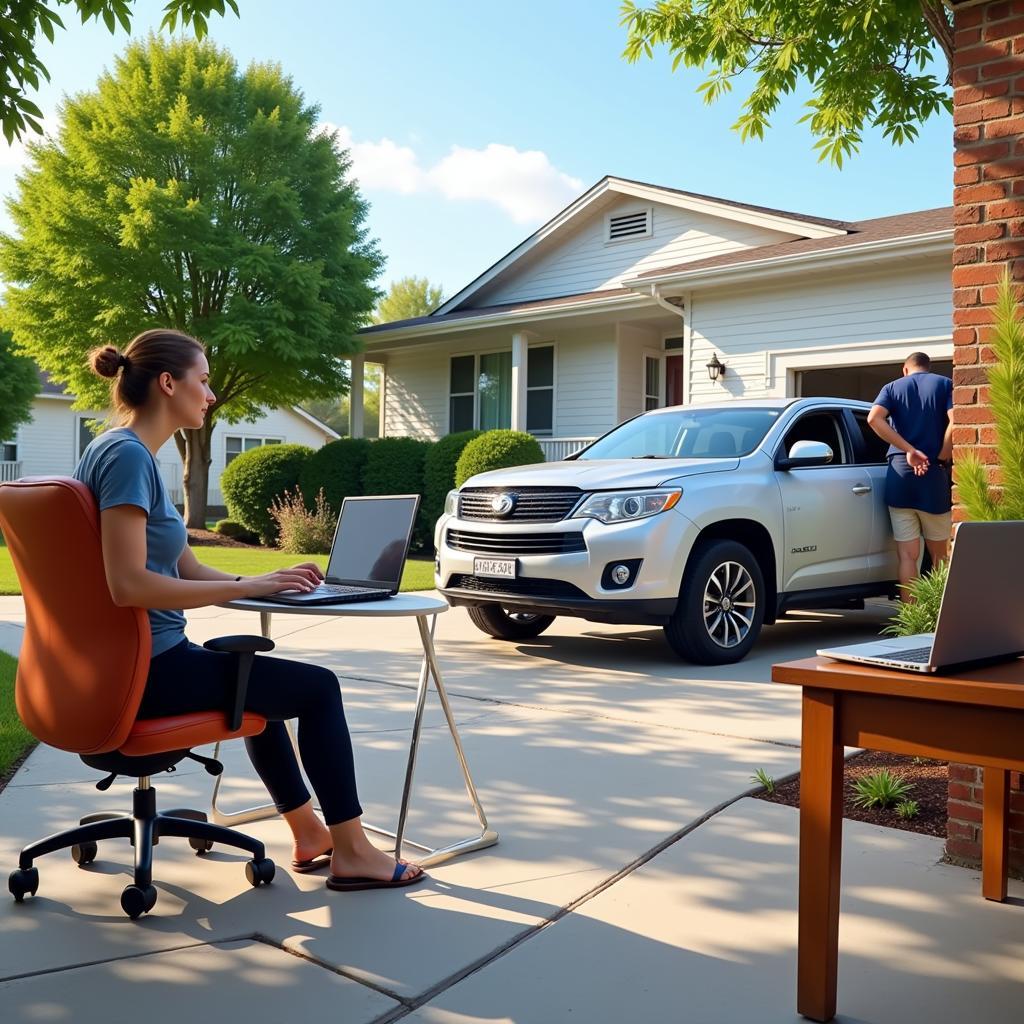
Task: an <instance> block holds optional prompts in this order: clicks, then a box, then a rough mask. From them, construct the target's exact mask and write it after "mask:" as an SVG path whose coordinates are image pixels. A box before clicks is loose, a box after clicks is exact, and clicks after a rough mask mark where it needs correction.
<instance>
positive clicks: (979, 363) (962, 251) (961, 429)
mask: <svg viewBox="0 0 1024 1024" xmlns="http://www.w3.org/2000/svg"><path fill="white" fill-rule="evenodd" d="M954 19H955V24H954V28H955V57H954V63H953V86H954V93H953V140H954V154H953V162H954V167H955V170H954V172H953V185H954V189H953V202H954V212H953V223H954V225H955V226H954V234H953V244H954V248H953V345H954V349H953V402H954V409H953V425H954V429H953V443H954V446H955V448H954V462H955V461H956V458H957V454H958V453H962V452H963V451H964V450H965V449H966V448H971V449H973V450H974V451H976V452H977V453H978V454H979V456H980V457H981V459H982V460H983V461H984V462H987V463H988V464H989V467H988V473H989V480H990V481H991V482H992V483H994V484H998V483H999V480H1000V476H999V467H998V466H997V465H996V461H997V460H996V452H995V448H994V444H995V427H994V426H993V422H992V412H991V409H990V408H989V397H988V386H987V382H988V374H987V369H986V368H987V367H988V366H989V365H991V363H992V362H993V352H992V349H991V348H990V347H989V344H988V342H989V335H990V333H991V326H990V325H991V323H992V304H993V302H994V301H995V292H996V288H995V286H996V282H997V281H998V280H999V278H1000V277H1001V276H1002V274H1003V272H1004V270H1005V269H1006V267H1007V266H1009V268H1010V272H1011V274H1012V276H1013V278H1014V280H1016V281H1022V280H1024V259H1022V258H1021V257H1024V0H1013V2H1003V3H996V2H987V3H984V2H983V3H978V4H968V5H965V6H964V9H960V8H959V6H958V7H957V9H956V13H955V15H954ZM953 516H954V519H957V518H960V509H959V507H958V506H957V504H956V493H955V491H954V507H953ZM1013 776H1014V779H1013V788H1014V790H1015V791H1014V792H1013V793H1011V795H1010V803H1011V818H1010V828H1011V832H1010V850H1011V852H1010V863H1011V868H1012V870H1013V871H1014V873H1016V874H1018V875H1020V874H1021V873H1022V872H1024V793H1022V792H1020V790H1021V777H1020V775H1019V774H1018V773H1017V772H1014V773H1013ZM981 792H982V787H981V771H980V769H978V768H974V767H970V766H967V765H950V772H949V825H948V832H947V839H946V852H947V854H948V855H949V856H950V858H951V859H953V860H957V861H959V862H962V863H966V864H970V865H972V866H975V865H979V864H980V862H981V844H980V832H981Z"/></svg>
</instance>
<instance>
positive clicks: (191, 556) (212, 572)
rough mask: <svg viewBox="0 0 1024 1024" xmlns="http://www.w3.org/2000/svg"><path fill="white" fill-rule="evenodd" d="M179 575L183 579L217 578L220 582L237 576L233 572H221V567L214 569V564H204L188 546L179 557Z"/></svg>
mask: <svg viewBox="0 0 1024 1024" xmlns="http://www.w3.org/2000/svg"><path fill="white" fill-rule="evenodd" d="M178 575H179V576H180V577H181V578H182V579H183V580H215V581H218V582H223V581H225V580H234V578H235V577H234V575H233V574H232V573H228V572H221V571H220V569H214V568H213V566H210V565H203V563H202V562H200V561H199V559H198V558H196V556H195V552H194V551H193V550H192V549H191V548H190V547H187V546H186V548H185V550H184V551H182V553H181V557H180V558H179V559H178Z"/></svg>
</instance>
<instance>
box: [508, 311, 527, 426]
mask: <svg viewBox="0 0 1024 1024" xmlns="http://www.w3.org/2000/svg"><path fill="white" fill-rule="evenodd" d="M529 337H530V335H529V334H528V333H527V332H526V331H517V332H516V333H515V334H513V335H512V429H513V430H526V353H527V343H528V340H529Z"/></svg>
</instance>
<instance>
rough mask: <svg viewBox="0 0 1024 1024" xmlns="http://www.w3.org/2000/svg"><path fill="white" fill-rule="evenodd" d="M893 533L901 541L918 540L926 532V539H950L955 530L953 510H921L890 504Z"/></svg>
mask: <svg viewBox="0 0 1024 1024" xmlns="http://www.w3.org/2000/svg"><path fill="white" fill-rule="evenodd" d="M889 518H890V519H891V520H892V533H893V536H894V537H895V538H896V540H897V541H899V542H900V543H903V542H906V541H911V540H917V539H918V538H919V537H920V536H921V535H922V534H924V539H925V540H949V537H950V534H951V533H952V532H953V513H952V512H921V511H920V510H919V509H916V508H893V507H892V506H891V505H890V506H889Z"/></svg>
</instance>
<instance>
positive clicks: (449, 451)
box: [423, 430, 482, 530]
mask: <svg viewBox="0 0 1024 1024" xmlns="http://www.w3.org/2000/svg"><path fill="white" fill-rule="evenodd" d="M481 433H482V431H479V430H462V431H460V432H459V433H457V434H448V436H447V437H442V438H441V440H440V441H435V442H434V443H433V444H432V445H431V446H430V448H429V449H428V450H427V457H426V458H425V459H424V460H423V506H424V517H425V518H426V520H427V521H428V522H429V523H430V529H431V530H433V528H434V524H435V523H436V522H437V521H438V519H440V518H441V513H442V512H443V511H444V499H445V496H446V495H447V494H448V492H449V491H450V490H451V489H452V488H453V487H454V486H455V466H456V464H457V463H458V461H459V456H460V455H461V454H462V451H463V449H464V448H465V447H466V445H467V444H469V442H470V441H472V440H473V439H474V438H477V437H479V436H480V434H481Z"/></svg>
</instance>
